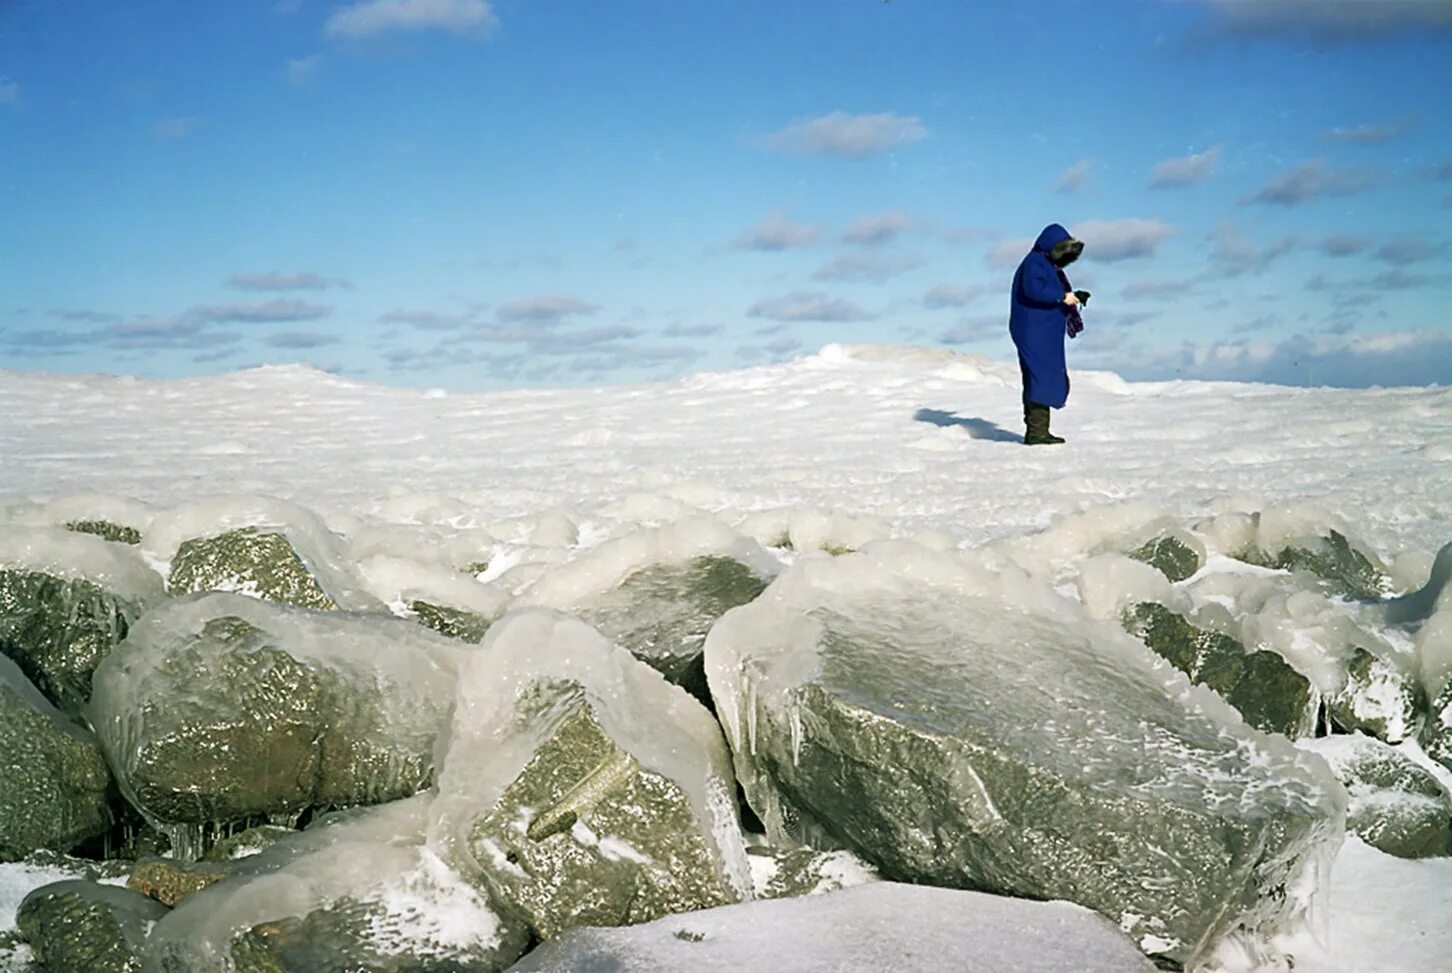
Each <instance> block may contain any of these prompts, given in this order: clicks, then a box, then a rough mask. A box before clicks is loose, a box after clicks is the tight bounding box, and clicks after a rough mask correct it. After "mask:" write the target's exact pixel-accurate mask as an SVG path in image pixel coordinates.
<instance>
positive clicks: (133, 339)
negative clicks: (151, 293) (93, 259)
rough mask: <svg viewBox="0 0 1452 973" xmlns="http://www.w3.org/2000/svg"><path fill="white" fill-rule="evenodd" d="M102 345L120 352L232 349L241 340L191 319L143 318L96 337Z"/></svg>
mask: <svg viewBox="0 0 1452 973" xmlns="http://www.w3.org/2000/svg"><path fill="white" fill-rule="evenodd" d="M95 337H96V339H97V341H98V342H99V343H101V344H104V345H106V346H108V347H111V348H116V349H120V350H133V349H165V348H180V349H201V348H215V347H217V346H219V345H233V344H236V343H237V342H239V341H241V340H242V336H241V335H240V334H237V333H236V332H232V331H213V330H210V329H208V328H207V327H206V323H205V322H203V321H198V320H194V319H190V318H180V317H178V318H142V319H139V320H136V321H132V322H131V323H129V324H117V325H112V326H111V327H108V328H104V329H102V330H101V331H100V332H98V333H97V334H96V336H95Z"/></svg>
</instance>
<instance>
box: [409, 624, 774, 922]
mask: <svg viewBox="0 0 1452 973" xmlns="http://www.w3.org/2000/svg"><path fill="white" fill-rule="evenodd" d="M444 747H445V749H444V751H443V752H444V754H445V756H444V759H443V765H442V768H441V772H440V776H439V782H438V794H439V796H438V799H437V800H436V801H435V804H434V808H433V812H432V813H433V823H432V824H431V835H430V847H432V848H435V849H436V850H438V852H439V854H440V856H441V857H442V858H443V859H444V860H445V861H447V862H449V863H450V864H452V865H454V866H455V867H457V868H459V869H460V871H462V872H463V873H464V874H465V876H466V877H468V878H469V880H470V881H472V882H474V883H475V884H476V885H478V886H480V887H482V888H491V889H493V890H495V892H496V893H497V894H498V896H499V897H500V898H501V899H502V900H503V901H505V902H507V903H508V904H509V907H510V908H511V909H513V910H514V911H515V912H517V913H518V914H520V915H523V916H524V917H525V918H526V919H527V921H528V923H529V925H530V927H531V929H532V930H533V931H534V932H535V934H536V935H538V936H540V937H542V938H548V937H550V936H553V935H556V934H557V933H559V932H560V931H561V930H563V929H566V928H569V927H571V926H576V925H589V924H595V925H616V924H622V923H634V922H643V921H647V920H650V919H654V918H657V917H659V916H661V915H665V914H667V913H670V912H680V911H686V910H690V909H698V908H704V907H708V906H713V905H721V904H724V903H729V902H734V901H737V900H739V899H742V898H747V897H749V896H750V894H751V885H750V881H751V879H750V873H749V868H748V866H747V862H746V854H745V848H744V845H743V841H742V837H741V833H740V828H739V825H738V823H737V820H736V805H735V800H734V794H735V782H734V779H733V777H732V773H731V764H730V758H729V757H728V756H727V752H726V746H725V741H724V740H723V739H722V738H721V731H720V728H719V727H718V726H717V725H716V723H715V721H714V720H712V718H711V715H710V713H709V712H707V710H706V709H705V708H703V707H702V706H701V705H700V704H699V703H698V702H696V701H695V700H694V699H692V698H691V697H690V696H689V695H687V694H686V693H685V692H683V691H682V690H680V689H678V688H677V687H675V686H672V685H671V684H669V683H668V682H666V681H665V679H664V678H663V677H662V676H661V675H660V674H659V673H657V672H656V671H655V670H653V669H651V668H650V667H648V666H646V665H645V664H644V663H641V662H639V661H638V660H636V659H635V658H634V657H633V656H631V655H630V654H629V653H628V652H626V651H624V650H623V649H620V648H618V647H616V646H613V645H611V644H610V643H609V642H608V641H607V640H606V639H605V638H604V637H603V636H601V635H600V634H599V633H598V632H596V631H595V630H594V629H592V628H590V627H589V626H588V625H586V624H584V623H583V622H581V621H579V620H578V619H575V618H572V617H570V616H566V615H563V614H560V613H558V612H555V611H552V610H549V609H544V608H528V609H522V610H520V611H516V612H512V613H511V614H509V615H507V616H505V617H504V618H503V619H502V620H501V621H499V622H498V623H496V624H495V625H494V626H493V627H492V628H491V629H490V631H489V634H488V636H487V637H486V638H485V641H484V644H483V646H482V647H481V649H480V651H479V652H478V653H477V654H476V655H475V656H472V657H471V658H470V660H469V661H468V662H467V663H466V665H465V667H464V671H463V673H462V675H461V677H460V680H459V692H458V698H457V700H456V705H455V712H454V721H453V726H452V729H451V731H450V734H449V737H448V739H447V741H445V744H444Z"/></svg>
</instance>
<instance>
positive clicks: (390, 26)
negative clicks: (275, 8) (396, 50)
mask: <svg viewBox="0 0 1452 973" xmlns="http://www.w3.org/2000/svg"><path fill="white" fill-rule="evenodd" d="M498 26H499V21H498V19H497V18H496V17H495V16H494V11H493V10H492V9H491V8H490V6H489V4H488V3H486V2H485V0H364V2H362V3H355V4H351V5H349V6H347V7H340V8H338V9H337V10H335V11H334V12H333V13H332V15H331V16H329V17H328V19H327V22H326V23H325V24H324V25H323V33H325V34H326V35H328V36H329V37H343V38H349V39H354V40H357V39H362V38H366V37H373V36H376V35H378V34H384V33H388V32H389V31H415V32H417V31H425V30H441V31H446V32H448V33H450V34H454V35H456V36H459V37H473V38H484V37H488V36H489V35H490V34H492V33H493V32H494V30H495V28H496V27H498Z"/></svg>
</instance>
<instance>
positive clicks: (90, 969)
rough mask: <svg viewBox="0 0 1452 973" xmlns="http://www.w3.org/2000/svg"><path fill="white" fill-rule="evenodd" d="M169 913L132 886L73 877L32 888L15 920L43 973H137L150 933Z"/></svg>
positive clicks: (162, 906)
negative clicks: (153, 925)
mask: <svg viewBox="0 0 1452 973" xmlns="http://www.w3.org/2000/svg"><path fill="white" fill-rule="evenodd" d="M166 912H167V908H166V906H164V905H162V904H160V903H159V902H153V901H152V900H151V899H148V898H147V897H146V896H144V895H141V894H139V893H136V892H132V891H131V890H129V889H123V888H117V887H115V886H112V885H97V884H96V883H94V882H87V881H84V880H75V881H69V882H57V883H55V884H54V885H46V886H43V887H42V888H38V889H36V890H35V891H34V892H31V893H30V894H29V895H27V896H26V897H25V900H24V901H23V902H21V904H20V911H19V912H18V913H17V914H16V917H15V918H16V925H17V926H19V928H20V934H21V935H22V936H23V937H24V939H25V941H26V942H27V943H29V944H30V948H31V950H32V951H33V952H34V954H35V961H36V963H37V965H38V966H39V967H40V969H41V970H43V971H45V973H139V971H140V969H141V958H142V953H143V951H144V949H145V943H146V936H147V933H148V932H149V931H150V928H151V925H152V924H153V923H155V922H156V921H158V920H159V919H160V918H161V917H162V916H164V915H166Z"/></svg>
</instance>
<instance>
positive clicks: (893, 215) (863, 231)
mask: <svg viewBox="0 0 1452 973" xmlns="http://www.w3.org/2000/svg"><path fill="white" fill-rule="evenodd" d="M917 225H918V221H917V220H915V219H914V218H913V216H912V214H911V213H908V212H906V211H905V210H900V209H890V210H887V211H886V212H883V213H877V214H874V215H872V216H863V217H861V218H859V219H856V220H853V221H852V225H851V226H849V227H847V229H846V230H845V231H843V233H842V242H843V243H855V244H857V245H859V246H877V245H879V244H883V243H888V242H890V241H892V240H894V239H896V238H897V237H898V236H900V235H901V234H903V233H904V232H906V231H907V230H910V229H912V228H913V227H915V226H917Z"/></svg>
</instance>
